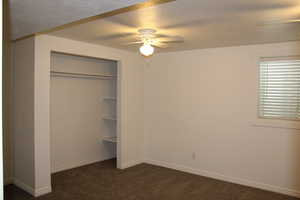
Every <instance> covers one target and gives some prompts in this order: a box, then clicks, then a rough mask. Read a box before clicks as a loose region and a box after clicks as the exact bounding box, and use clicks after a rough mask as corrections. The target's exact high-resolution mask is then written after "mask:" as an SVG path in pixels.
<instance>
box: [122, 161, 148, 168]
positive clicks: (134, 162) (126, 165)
mask: <svg viewBox="0 0 300 200" xmlns="http://www.w3.org/2000/svg"><path fill="white" fill-rule="evenodd" d="M141 163H143V162H142V161H140V160H134V161H130V162H126V163H124V164H123V163H122V164H121V169H126V168H129V167H133V166H135V165H138V164H141Z"/></svg>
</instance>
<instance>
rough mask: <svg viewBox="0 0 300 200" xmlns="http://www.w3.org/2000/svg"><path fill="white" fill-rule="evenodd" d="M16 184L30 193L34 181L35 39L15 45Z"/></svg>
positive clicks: (14, 132)
mask: <svg viewBox="0 0 300 200" xmlns="http://www.w3.org/2000/svg"><path fill="white" fill-rule="evenodd" d="M14 58H15V60H14V77H13V80H14V84H13V86H14V94H13V95H14V96H13V97H14V102H13V103H14V113H13V116H14V118H13V122H14V127H13V144H14V145H13V146H14V156H13V157H14V162H13V163H14V183H15V184H16V185H18V186H20V187H25V189H26V190H28V191H29V192H32V191H33V188H34V187H35V181H34V38H29V39H25V40H22V41H19V42H17V43H15V44H14Z"/></svg>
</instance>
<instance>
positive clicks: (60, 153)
mask: <svg viewBox="0 0 300 200" xmlns="http://www.w3.org/2000/svg"><path fill="white" fill-rule="evenodd" d="M118 96H119V95H118V62H117V61H114V60H107V59H100V58H92V57H85V56H80V55H72V54H67V53H61V52H51V67H50V149H51V151H50V154H51V173H55V172H59V171H63V170H67V169H71V168H75V167H79V166H83V165H87V164H92V163H96V162H99V161H103V160H108V159H112V162H113V163H115V164H116V167H117V166H119V160H120V153H118V152H119V151H118V148H119V145H120V142H121V140H120V139H121V138H120V137H119V136H120V134H119V133H118V132H119V131H118V128H117V127H118V123H120V122H119V117H118V106H117V105H118V101H119V99H118Z"/></svg>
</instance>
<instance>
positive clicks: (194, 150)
mask: <svg viewBox="0 0 300 200" xmlns="http://www.w3.org/2000/svg"><path fill="white" fill-rule="evenodd" d="M290 55H300V43H299V42H289V43H279V44H266V45H253V46H240V47H228V48H216V49H205V50H192V51H183V52H174V53H162V54H157V55H155V56H154V57H153V58H152V59H151V60H150V62H149V64H148V66H147V67H146V68H145V93H144V132H145V143H146V146H145V154H146V157H145V159H146V162H150V163H153V164H158V165H163V166H167V167H172V168H177V169H180V170H185V171H190V172H193V173H197V174H202V175H206V176H211V177H215V178H218V179H224V180H227V181H232V182H237V183H241V184H246V185H250V186H254V187H260V188H264V189H268V190H273V191H276V192H282V193H287V194H291V195H298V196H300V124H299V123H296V122H288V121H274V120H258V119H257V118H256V116H257V113H256V111H257V107H256V106H257V105H256V104H257V86H258V85H257V83H258V76H257V75H258V61H259V58H260V57H269V56H290ZM193 154H194V155H193Z"/></svg>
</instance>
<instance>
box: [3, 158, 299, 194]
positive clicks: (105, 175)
mask: <svg viewBox="0 0 300 200" xmlns="http://www.w3.org/2000/svg"><path fill="white" fill-rule="evenodd" d="M115 165H116V163H115V160H107V161H103V162H99V163H95V164H92V165H87V166H84V167H79V168H76V169H71V170H67V171H63V172H59V173H56V174H53V175H52V185H53V192H52V193H51V194H47V195H44V196H41V197H39V198H33V197H31V196H30V195H28V194H26V193H25V192H24V191H22V190H20V189H18V188H17V187H15V186H13V185H9V186H7V187H6V188H5V200H31V199H38V200H179V199H180V200H185V199H186V200H298V199H297V198H294V197H289V196H285V195H281V194H276V193H272V192H267V191H263V190H259V189H254V188H249V187H245V186H241V185H236V184H232V183H227V182H223V181H218V180H215V179H210V178H206V177H202V176H197V175H193V174H188V173H184V172H180V171H176V170H172V169H167V168H163V167H157V166H153V165H149V164H141V165H137V166H135V167H131V168H129V169H126V170H118V169H116V168H115Z"/></svg>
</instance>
